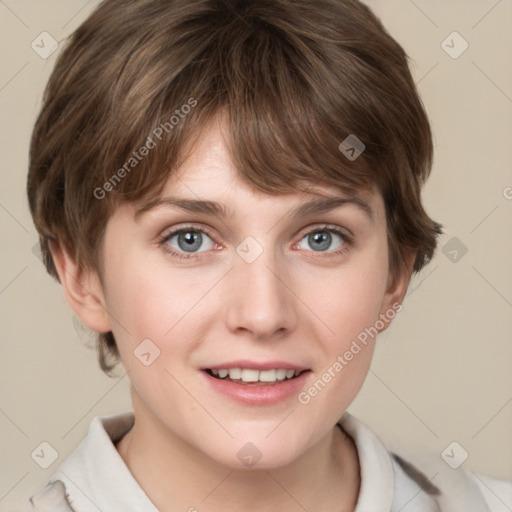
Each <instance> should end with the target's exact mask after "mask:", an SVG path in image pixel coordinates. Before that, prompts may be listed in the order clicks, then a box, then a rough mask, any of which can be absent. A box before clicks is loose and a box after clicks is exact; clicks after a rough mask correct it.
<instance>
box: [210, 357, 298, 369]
mask: <svg viewBox="0 0 512 512" xmlns="http://www.w3.org/2000/svg"><path fill="white" fill-rule="evenodd" d="M230 368H242V369H247V370H259V371H263V370H278V369H281V368H282V369H284V370H299V371H303V370H308V368H307V367H306V366H302V365H299V364H293V363H288V362H286V361H265V362H257V361H249V360H246V359H244V360H238V361H227V362H225V363H220V364H214V365H211V366H205V367H203V368H201V369H202V370H220V369H226V370H228V369H230Z"/></svg>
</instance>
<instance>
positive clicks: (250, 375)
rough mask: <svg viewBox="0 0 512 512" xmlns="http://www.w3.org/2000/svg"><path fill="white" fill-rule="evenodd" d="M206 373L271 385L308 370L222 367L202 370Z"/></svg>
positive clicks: (249, 382) (256, 384) (253, 384)
mask: <svg viewBox="0 0 512 512" xmlns="http://www.w3.org/2000/svg"><path fill="white" fill-rule="evenodd" d="M204 371H205V372H206V373H207V374H208V375H210V376H212V377H214V378H216V379H218V380H223V381H226V382H232V383H234V384H244V385H249V386H251V385H252V386H272V385H276V384H281V383H283V382H287V381H290V380H293V379H296V378H297V377H298V376H299V375H301V374H302V373H304V372H308V371H309V370H286V369H284V368H277V369H275V370H261V371H260V370H253V369H248V368H243V369H242V368H229V369H227V368H222V369H218V370H212V369H206V370H204Z"/></svg>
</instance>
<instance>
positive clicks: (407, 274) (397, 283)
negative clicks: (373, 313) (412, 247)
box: [378, 252, 416, 333]
mask: <svg viewBox="0 0 512 512" xmlns="http://www.w3.org/2000/svg"><path fill="white" fill-rule="evenodd" d="M415 259H416V253H415V252H409V253H407V255H406V256H405V262H406V264H405V267H404V269H403V270H402V272H401V273H400V274H399V275H397V276H396V278H395V280H394V281H393V280H392V279H391V276H389V279H388V289H387V290H386V294H385V295H384V299H383V301H382V308H381V311H380V317H379V318H381V319H382V317H383V315H384V316H385V318H386V319H387V321H383V322H382V323H383V324H384V326H383V327H382V329H378V330H379V333H380V332H383V331H385V330H386V329H387V328H388V327H389V325H390V324H391V319H392V318H394V317H395V314H396V313H397V312H398V311H400V310H401V309H402V302H403V300H404V297H405V294H406V293H407V288H408V287H409V281H410V280H411V275H412V269H413V266H414V260H415ZM391 311H393V314H392V315H391Z"/></svg>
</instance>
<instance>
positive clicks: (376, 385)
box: [0, 0, 512, 510]
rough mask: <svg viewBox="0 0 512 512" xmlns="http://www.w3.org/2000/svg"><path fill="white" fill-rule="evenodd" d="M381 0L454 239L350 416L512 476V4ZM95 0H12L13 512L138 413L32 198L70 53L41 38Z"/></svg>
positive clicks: (67, 26)
mask: <svg viewBox="0 0 512 512" xmlns="http://www.w3.org/2000/svg"><path fill="white" fill-rule="evenodd" d="M368 3H369V4H370V5H371V6H372V7H374V9H375V10H376V12H377V14H379V15H380V16H381V19H382V21H383V22H384V25H385V26H386V27H387V28H388V30H389V31H390V32H391V34H392V35H393V36H394V37H395V38H396V39H397V40H398V41H399V42H400V43H401V44H402V45H403V46H404V48H405V49H406V51H407V53H408V54H409V55H410V57H411V58H412V67H413V73H414V76H415V79H416V81H417V82H418V83H419V89H420V92H421V95H422V97H423V100H424V103H425V104H426V106H427V111H428V113H429V115H430V118H431V121H432V126H433V129H434V132H435V138H436V159H435V167H434V170H433V174H432V177H431V179H430V181H429V183H428V186H427V187H426V189H425V194H424V197H425V202H426V205H427V209H428V211H429V213H430V214H431V215H432V216H433V218H435V219H436V220H439V221H440V222H442V223H443V224H444V225H445V230H446V235H444V236H443V238H442V239H441V241H440V248H439V251H438V253H437V256H436V258H435V259H434V261H433V262H432V263H431V264H430V265H429V267H428V268H426V269H424V271H422V272H421V275H419V276H417V277H416V278H415V279H414V281H413V283H412V285H411V288H410V291H409V294H408V298H407V299H406V301H405V304H404V306H405V307H404V310H403V312H402V313H400V314H399V315H398V317H397V318H396V319H395V322H394V324H393V325H392V326H391V328H390V329H389V330H388V331H386V332H385V333H384V334H383V335H382V336H381V337H380V339H379V341H378V346H377V350H376V354H375V358H374V361H373V365H372V370H371V371H370V373H369V375H368V378H367V380H366V382H365V384H364V386H363V388H362V390H361V392H360V394H359V396H358V397H357V399H356V401H355V402H354V403H353V404H352V406H351V407H350V409H349V410H350V412H352V413H353V414H355V415H356V416H358V417H359V418H360V419H362V420H363V421H365V422H366V423H368V424H369V425H370V426H371V427H372V428H373V429H374V430H375V431H376V432H377V433H378V434H379V436H380V437H381V438H382V439H383V441H384V442H385V443H386V444H387V445H388V447H389V448H391V449H396V450H397V451H398V452H399V453H402V454H421V453H427V452H431V453H434V454H439V456H440V454H441V452H442V451H443V450H444V449H445V448H446V447H447V446H448V445H449V444H450V443H451V442H452V441H457V442H458V443H459V444H460V445H461V446H462V447H463V448H464V449H465V450H466V451H467V452H468V453H469V458H468V459H467V460H466V462H465V463H464V467H465V468H467V469H469V470H473V471H477V472H482V473H487V474H489V475H492V476H494V477H500V478H507V479H512V439H511V432H512V430H511V425H512V371H511V369H510V368H511V364H512V343H511V341H512V339H511V337H512V271H511V263H512V236H511V235H512V200H511V198H512V172H511V163H512V144H511V143H510V140H511V137H512V66H511V63H512V59H511V55H512V32H511V31H510V26H511V23H512V2H511V1H510V0H501V1H497V0H473V1H471V0H464V1H462V0H459V1H455V0H453V1H437V2H436V1H427V0H415V1H414V2H413V1H412V0H396V1H389V0H386V1H384V0H379V1H376V0H369V1H368ZM96 4H97V1H96V0H93V1H90V2H87V1H77V0H66V1H45V2H41V1H39V0H37V1H15V0H3V1H1V2H0V38H1V41H0V42H1V44H2V48H3V52H2V53H1V55H0V59H1V76H0V109H1V113H2V115H1V121H0V130H1V142H0V143H1V160H0V162H1V173H2V176H1V193H0V223H1V239H2V243H1V262H2V265H1V274H0V312H1V319H2V342H1V357H0V390H1V395H0V431H1V439H2V443H1V452H0V461H1V463H0V466H1V468H2V469H1V474H0V508H2V510H9V507H10V505H12V504H13V503H15V502H16V501H17V500H19V499H20V498H21V497H26V496H28V495H29V494H31V493H32V492H33V491H34V489H37V488H38V487H39V486H40V485H42V484H43V483H45V482H46V480H47V478H48V477H49V476H50V474H51V473H52V472H53V470H54V469H55V468H56V466H57V465H58V464H59V463H60V462H61V461H62V460H63V458H64V457H65V456H66V455H67V454H68V453H70V452H71V451H72V450H73V449H74V448H75V446H77V444H78V443H79V442H80V441H81V440H82V438H83V437H84V436H85V435H86V433H87V429H88V426H89V423H90V421H91V419H92V418H93V417H94V416H96V415H104V414H111V413H115V412H118V411H121V410H125V409H128V408H130V399H129V394H128V382H127V378H120V379H109V378H107V377H106V376H104V375H103V374H102V373H101V371H100V370H99V368H98V367H97V364H96V355H95V353H94V352H93V351H92V350H88V349H86V348H84V343H87V341H88V338H87V335H86V334H84V333H82V332H81V331H80V330H77V329H76V328H75V323H74V321H73V315H72V312H71V309H70V308H69V307H68V305H67V303H66V301H65V299H64V296H63V293H62V290H61V287H60V285H58V284H57V283H56V282H54V281H52V280H51V278H50V277H49V276H48V275H47V274H46V273H45V271H44V268H43V266H42V263H41V262H40V261H39V260H38V258H37V257H36V256H35V255H34V253H33V252H32V249H33V247H34V245H35V244H36V241H37V237H36V232H35V229H34V227H33V225H32V221H31V218H30V215H29V212H28V207H27V200H26V197H25V180H26V172H27V150H28V141H29V137H30V133H31V129H32V125H33V122H34V119H35V116H36V113H37V111H38V108H39V105H40V101H41V96H42V91H43V87H44V84H45V82H46V80H47V77H48V76H49V73H50V71H51V68H52V66H53V63H54V60H55V55H56V53H54V54H53V55H52V56H50V57H49V58H48V59H43V58H41V57H40V56H39V55H38V54H36V53H35V51H34V50H32V48H31V42H32V41H33V40H34V39H35V38H36V37H37V36H38V35H39V34H40V33H41V32H43V31H47V32H49V33H50V34H51V35H52V36H53V37H54V38H55V39H56V40H58V41H60V40H62V39H63V38H65V37H66V36H67V35H68V34H70V32H71V31H72V30H74V29H75V28H76V27H77V26H78V25H79V23H80V22H81V21H82V20H84V19H85V17H86V16H87V14H88V13H89V12H90V11H91V10H92V9H93V8H94V6H95V5H96ZM453 31H457V32H459V33H460V34H461V35H462V37H463V38H464V39H465V40H467V42H468V43H469V48H468V49H467V51H465V52H464V53H463V54H462V55H461V56H460V57H459V58H457V59H453V58H451V57H450V56H449V55H448V54H447V53H446V52H445V51H444V50H443V48H442V46H441V43H442V41H443V40H444V39H445V38H446V37H447V36H448V35H449V34H451V33H452V32H453ZM448 41H450V40H448ZM459 44H460V41H457V42H455V43H454V45H455V49H457V48H460V46H458V45H459ZM507 187H511V188H507ZM507 196H508V199H507ZM452 237H457V238H458V239H459V240H460V242H461V243H463V244H464V245H465V246H466V247H467V249H468V251H467V254H465V255H464V256H463V257H462V258H460V259H459V261H457V262H453V261H451V260H450V259H449V258H448V257H447V256H446V255H445V254H444V253H443V252H442V251H441V249H442V248H443V246H444V245H445V244H446V243H447V242H448V241H449V240H450V239H452ZM452 243H453V242H452ZM121 375H122V374H121ZM42 441H47V442H48V443H50V444H51V445H52V446H53V447H54V448H55V449H56V450H57V452H58V454H59V458H58V459H57V460H56V461H55V462H54V463H53V465H52V466H50V467H49V468H48V469H46V470H44V469H42V468H40V467H39V466H38V465H37V464H36V463H35V462H34V461H33V460H32V458H31V453H32V452H33V450H34V449H35V448H36V447H37V446H38V445H39V444H40V443H41V442H42ZM427 476H429V477H432V476H433V475H427Z"/></svg>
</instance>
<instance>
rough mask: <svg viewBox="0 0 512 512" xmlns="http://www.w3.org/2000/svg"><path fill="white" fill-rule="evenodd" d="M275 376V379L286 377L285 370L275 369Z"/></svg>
mask: <svg viewBox="0 0 512 512" xmlns="http://www.w3.org/2000/svg"><path fill="white" fill-rule="evenodd" d="M276 378H277V380H283V379H286V370H283V369H280V370H276Z"/></svg>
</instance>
